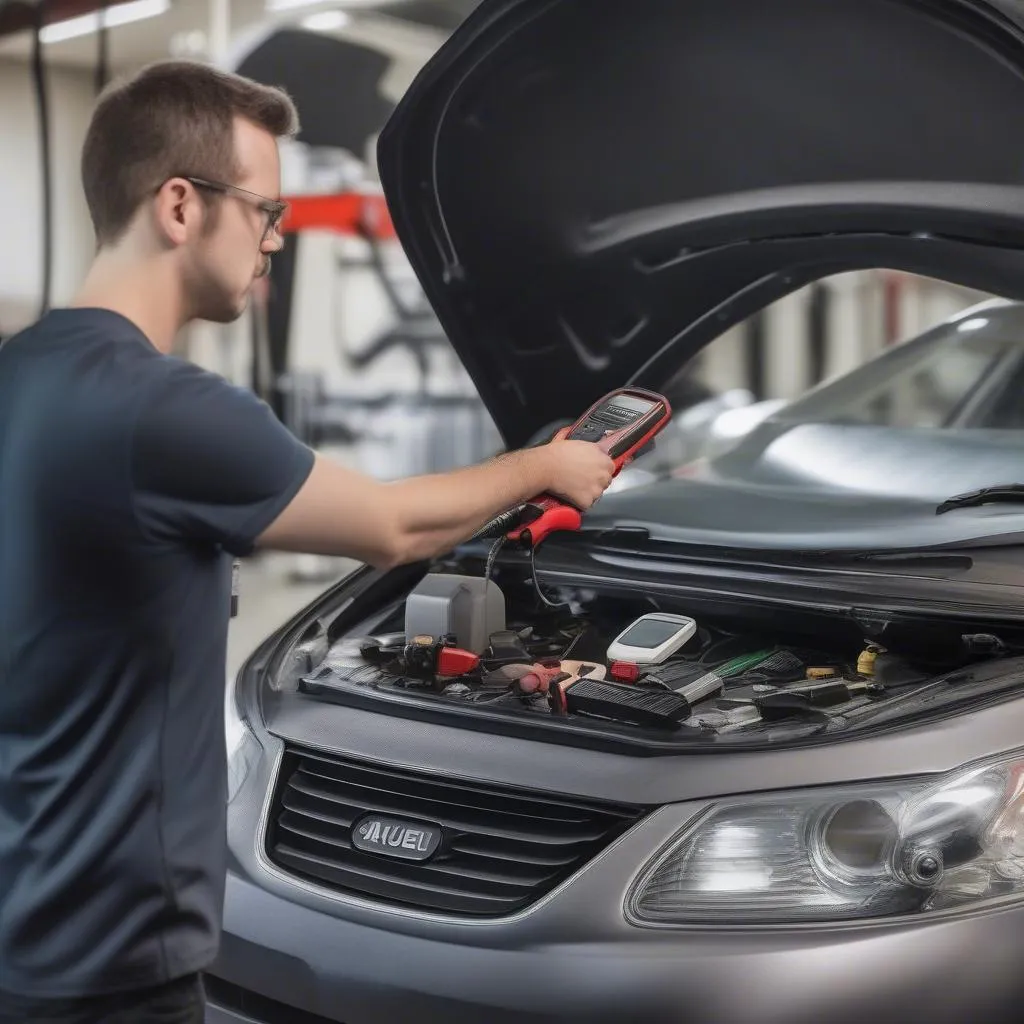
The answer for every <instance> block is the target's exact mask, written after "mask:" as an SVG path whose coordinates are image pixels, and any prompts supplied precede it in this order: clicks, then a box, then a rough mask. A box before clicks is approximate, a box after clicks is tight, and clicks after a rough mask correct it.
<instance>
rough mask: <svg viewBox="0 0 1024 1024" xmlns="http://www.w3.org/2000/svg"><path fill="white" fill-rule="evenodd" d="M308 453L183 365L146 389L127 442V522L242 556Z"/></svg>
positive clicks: (219, 380) (224, 387)
mask: <svg viewBox="0 0 1024 1024" xmlns="http://www.w3.org/2000/svg"><path fill="white" fill-rule="evenodd" d="M313 460H314V454H313V452H312V450H311V449H310V448H309V447H307V446H306V445H304V444H302V443H301V442H300V441H299V440H298V439H297V438H296V437H295V436H294V435H293V434H292V433H291V432H290V431H289V430H288V429H287V428H286V427H285V426H284V425H283V424H282V423H281V422H280V420H278V419H277V417H276V416H275V415H274V413H273V411H272V410H271V409H270V407H269V406H268V405H267V404H266V403H265V402H263V401H261V400H260V399H259V398H258V397H257V396H256V395H255V394H253V392H251V391H249V390H247V389H245V388H240V387H236V386H234V385H232V384H230V383H229V382H228V381H226V380H225V379H224V378H223V377H220V376H218V375H216V374H213V373H209V372H207V371H205V370H202V369H200V368H199V367H196V366H193V365H191V364H189V363H182V364H180V365H175V366H174V367H173V368H172V369H171V370H169V371H168V372H166V373H165V374H163V375H162V376H161V378H160V379H159V380H157V381H155V382H154V384H153V385H152V387H151V388H150V389H149V391H148V393H147V394H146V395H145V400H144V401H143V402H142V406H141V409H140V412H139V417H138V420H137V422H136V425H135V431H134V436H133V439H132V460H131V462H132V465H131V474H132V485H133V503H134V506H135V515H136V518H137V520H138V522H139V526H140V528H141V529H142V530H143V531H144V532H145V533H146V534H147V535H148V536H150V537H153V538H158V539H164V540H175V541H181V540H185V541H193V542H209V543H213V544H219V545H220V546H221V547H223V548H224V549H226V550H227V551H229V552H230V553H231V554H233V555H235V556H239V557H240V556H242V555H247V554H249V553H250V552H251V551H252V550H253V548H254V547H255V542H256V540H257V538H258V537H259V536H260V534H261V533H263V531H264V530H265V529H266V528H267V527H268V526H270V525H271V523H273V522H274V520H275V519H276V518H277V517H278V515H280V513H281V512H282V511H283V510H284V509H285V508H286V507H287V505H288V504H289V502H290V501H291V500H292V498H293V497H294V496H295V495H296V494H297V493H298V491H299V490H300V488H301V487H302V485H303V483H304V482H305V480H306V478H307V477H308V476H309V473H310V471H311V469H312V468H313Z"/></svg>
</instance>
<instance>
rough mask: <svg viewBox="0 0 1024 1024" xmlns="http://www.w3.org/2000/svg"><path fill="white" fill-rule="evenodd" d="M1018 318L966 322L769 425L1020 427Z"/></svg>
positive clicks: (907, 347) (1023, 369) (1022, 378)
mask: <svg viewBox="0 0 1024 1024" xmlns="http://www.w3.org/2000/svg"><path fill="white" fill-rule="evenodd" d="M1020 319H1021V317H1020V315H1019V314H1018V316H1016V317H1013V316H1008V315H1005V313H1004V314H1003V315H998V314H996V315H993V314H989V315H984V314H979V315H976V316H970V317H968V318H967V319H964V320H961V321H959V322H957V323H952V324H945V325H943V326H941V327H939V328H936V329H935V330H933V331H930V332H928V333H926V334H924V335H922V336H920V337H917V338H914V339H912V340H911V341H908V342H906V343H904V344H902V345H899V346H897V347H895V348H893V349H891V350H889V351H887V352H885V353H884V354H883V355H881V356H879V357H878V358H876V359H874V360H872V361H870V362H868V363H866V364H865V365H863V366H861V367H860V368H858V369H857V370H855V371H854V372H853V373H850V374H847V375H845V376H843V377H841V378H839V379H838V380H835V381H832V382H830V383H828V384H826V385H824V386H823V387H820V388H818V389H816V390H814V391H812V392H810V393H809V394H807V395H805V396H804V397H802V398H800V399H797V400H796V401H794V402H791V403H790V404H788V405H786V406H784V407H783V408H782V409H781V410H779V412H778V413H777V414H776V416H775V417H774V418H775V420H776V421H777V422H784V423H788V424H796V423H810V422H815V423H842V424H864V425H870V426H874V427H890V428H897V429H922V430H966V429H986V430H1020V429H1021V428H1022V427H1024V330H1022V329H1021V327H1022V325H1021V324H1020V323H1018V322H1017V321H1018V320H1020Z"/></svg>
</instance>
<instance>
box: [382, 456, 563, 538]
mask: <svg viewBox="0 0 1024 1024" xmlns="http://www.w3.org/2000/svg"><path fill="white" fill-rule="evenodd" d="M550 473H551V469H550V460H549V457H548V452H547V451H546V450H545V448H544V447H543V446H542V447H539V448H528V449H525V450H523V451H516V452H508V453H506V454H504V455H499V456H497V457H495V458H494V459H490V460H489V461H487V462H484V463H481V464H480V465H477V466H469V467H467V468H465V469H457V470H453V471H452V472H450V473H439V474H433V475H430V476H419V477H411V478H409V479H406V480H399V481H396V482H395V483H392V484H388V485H387V486H388V488H389V490H390V492H391V500H392V503H393V505H392V507H393V508H394V510H395V512H396V514H397V519H398V526H399V529H400V531H401V533H402V534H403V535H404V536H406V537H408V538H410V539H412V540H413V542H414V543H415V542H416V541H417V540H420V541H422V542H423V543H425V544H427V545H428V546H430V547H432V548H436V547H438V546H439V545H440V548H439V549H440V550H446V548H445V544H446V543H447V540H448V538H451V544H455V543H458V541H459V540H461V539H464V538H465V537H469V536H471V535H472V534H474V533H475V532H476V531H477V530H478V529H480V527H482V526H483V525H485V524H486V523H487V522H489V521H490V520H491V519H493V518H494V517H495V516H496V515H498V514H499V513H501V512H504V511H506V510H507V509H509V508H512V507H514V506H516V505H521V504H522V503H523V502H524V501H528V500H529V499H530V498H533V497H535V496H537V495H538V494H541V493H543V492H544V491H545V490H547V489H548V488H549V487H551V485H552V483H553V481H552V480H551V477H550ZM451 544H449V545H448V546H451Z"/></svg>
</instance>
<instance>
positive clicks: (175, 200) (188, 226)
mask: <svg viewBox="0 0 1024 1024" xmlns="http://www.w3.org/2000/svg"><path fill="white" fill-rule="evenodd" d="M202 215H203V211H202V209H201V208H200V204H199V199H198V197H197V196H196V194H195V190H194V189H193V188H192V186H191V185H189V183H188V182H187V181H185V180H184V179H182V178H171V179H169V180H168V181H165V182H164V183H163V185H161V186H160V190H159V191H158V192H157V194H156V196H155V197H154V199H153V226H154V227H155V228H156V230H157V233H158V234H159V235H160V236H161V237H162V238H163V239H166V241H168V242H169V243H170V244H171V245H176V246H177V245H184V243H185V242H186V240H187V239H188V236H189V232H190V230H192V228H193V226H195V227H196V228H198V224H197V223H196V222H197V220H198V219H201V218H202Z"/></svg>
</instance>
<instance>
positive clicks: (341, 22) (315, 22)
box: [301, 11, 352, 32]
mask: <svg viewBox="0 0 1024 1024" xmlns="http://www.w3.org/2000/svg"><path fill="white" fill-rule="evenodd" d="M351 20H352V17H351V15H349V14H346V13H345V12H344V11H320V12H319V13H318V14H311V15H309V17H307V18H303V19H302V22H301V25H302V27H303V28H306V29H309V31H310V32H336V31H337V30H338V29H339V28H344V27H345V26H346V25H347V24H348V23H349V22H350V21H351Z"/></svg>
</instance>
